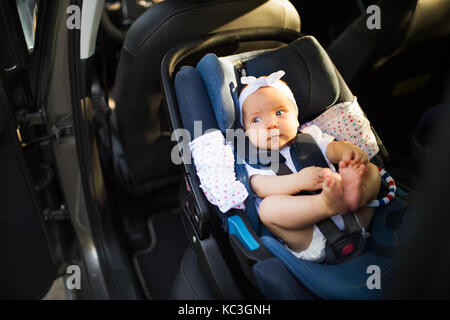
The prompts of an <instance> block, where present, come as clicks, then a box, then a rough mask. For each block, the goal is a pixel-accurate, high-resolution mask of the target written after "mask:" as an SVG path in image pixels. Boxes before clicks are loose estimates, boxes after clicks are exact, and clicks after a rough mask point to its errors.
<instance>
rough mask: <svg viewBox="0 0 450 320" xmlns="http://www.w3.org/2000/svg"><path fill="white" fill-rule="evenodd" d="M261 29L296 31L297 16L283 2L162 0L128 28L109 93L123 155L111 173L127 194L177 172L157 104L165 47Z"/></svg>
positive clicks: (159, 183)
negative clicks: (209, 35) (111, 89)
mask: <svg viewBox="0 0 450 320" xmlns="http://www.w3.org/2000/svg"><path fill="white" fill-rule="evenodd" d="M261 27H274V28H282V29H288V30H292V31H295V32H300V17H299V15H298V13H297V11H296V9H295V8H294V6H293V5H292V4H291V3H290V2H289V1H287V0H204V1H192V0H191V1H188V0H166V1H164V2H162V3H159V4H157V5H155V6H154V7H153V8H151V9H149V10H147V11H146V12H145V13H144V14H143V15H142V16H140V17H139V19H137V20H136V21H135V23H134V24H133V25H132V26H131V28H130V30H129V31H128V34H127V37H126V39H125V42H124V45H123V48H122V51H121V56H120V61H119V65H118V69H117V74H116V83H115V87H114V92H113V94H112V95H113V97H114V99H115V101H116V109H115V114H114V118H115V121H116V126H117V136H118V141H119V142H120V145H121V147H122V148H117V149H116V150H120V149H123V155H122V156H118V157H116V159H123V161H122V163H121V165H120V167H121V168H122V170H117V167H118V166H116V174H119V175H122V177H121V179H120V181H122V182H125V183H126V184H128V186H127V187H128V188H129V190H131V192H133V193H138V192H139V190H146V191H147V192H148V191H151V190H153V189H154V188H157V187H160V186H162V185H165V184H167V183H170V182H171V181H173V178H176V177H178V176H179V173H178V170H177V168H176V167H175V166H174V165H173V164H172V162H171V159H170V155H171V149H172V146H171V142H170V135H169V134H168V131H169V128H168V121H167V117H166V114H165V110H162V108H161V103H162V94H161V88H160V65H161V60H162V57H163V56H164V54H165V53H166V52H167V50H168V49H169V48H171V47H172V46H174V45H175V44H176V43H179V42H182V41H185V40H189V39H192V38H195V37H197V36H201V35H205V34H210V33H218V32H221V31H227V30H232V29H240V28H261ZM266 46H267V47H274V46H279V44H276V43H273V42H272V43H267V44H266ZM258 47H259V48H261V45H259V46H258ZM250 49H252V46H251V44H248V46H245V45H244V46H236V47H227V48H224V53H227V54H231V53H236V52H241V51H248V50H250ZM124 168H125V169H124ZM117 171H119V172H117Z"/></svg>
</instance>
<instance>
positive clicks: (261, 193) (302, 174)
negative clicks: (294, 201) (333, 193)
mask: <svg viewBox="0 0 450 320" xmlns="http://www.w3.org/2000/svg"><path fill="white" fill-rule="evenodd" d="M323 179H324V173H323V168H319V167H308V168H304V169H302V170H300V171H299V172H296V173H292V174H289V175H285V176H266V175H259V174H257V175H253V176H251V178H250V186H251V187H252V190H253V191H254V192H255V193H256V194H257V195H258V197H260V198H262V199H264V198H266V197H268V196H270V195H275V194H285V195H294V194H297V193H299V192H300V191H314V190H319V189H322V183H323Z"/></svg>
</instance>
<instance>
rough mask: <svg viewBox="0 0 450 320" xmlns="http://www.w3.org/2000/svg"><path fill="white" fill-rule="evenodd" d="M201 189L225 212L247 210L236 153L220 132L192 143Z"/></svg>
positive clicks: (245, 191) (208, 134) (245, 193)
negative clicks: (236, 166)
mask: <svg viewBox="0 0 450 320" xmlns="http://www.w3.org/2000/svg"><path fill="white" fill-rule="evenodd" d="M189 146H190V149H191V152H192V157H193V159H194V164H195V168H196V170H197V175H198V177H199V179H200V183H201V185H200V188H202V190H203V192H204V193H205V196H206V198H207V199H208V201H209V202H211V203H212V204H213V205H215V206H217V207H218V208H219V210H220V211H221V212H223V213H225V212H227V211H228V210H230V209H232V208H236V209H245V206H244V200H245V199H246V198H247V196H248V192H247V189H246V188H245V186H244V185H243V184H242V183H241V182H240V181H237V180H236V175H235V172H234V154H233V151H232V150H231V147H230V146H228V145H226V144H225V138H224V137H223V135H222V133H221V132H220V131H218V130H217V131H214V132H211V133H207V134H204V135H202V136H200V137H198V138H196V139H194V141H192V142H190V143H189Z"/></svg>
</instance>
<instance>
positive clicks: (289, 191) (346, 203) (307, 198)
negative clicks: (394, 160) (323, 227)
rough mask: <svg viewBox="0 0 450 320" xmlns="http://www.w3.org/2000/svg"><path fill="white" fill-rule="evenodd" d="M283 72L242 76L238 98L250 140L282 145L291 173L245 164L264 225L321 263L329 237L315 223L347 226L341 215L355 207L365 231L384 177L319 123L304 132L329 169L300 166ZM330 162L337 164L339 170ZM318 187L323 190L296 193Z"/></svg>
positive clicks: (276, 147) (295, 249) (293, 104)
mask: <svg viewBox="0 0 450 320" xmlns="http://www.w3.org/2000/svg"><path fill="white" fill-rule="evenodd" d="M283 75H284V71H278V72H275V73H273V74H271V75H270V76H269V77H260V78H258V79H256V78H254V77H243V78H242V80H241V81H242V83H243V84H247V86H246V87H244V89H243V90H242V92H241V94H240V97H239V103H240V111H241V120H242V121H241V122H242V125H243V127H244V129H245V133H246V135H247V136H248V138H249V140H250V142H251V143H252V144H253V145H254V146H256V147H258V148H260V149H270V150H279V152H280V154H281V155H283V156H284V157H285V158H286V165H287V166H288V167H289V168H290V169H291V171H292V174H288V175H282V176H277V175H275V172H274V171H272V170H271V169H260V168H255V167H252V166H251V165H250V164H247V163H246V169H247V172H248V175H249V179H250V186H251V188H252V190H253V192H254V193H255V194H256V195H257V198H256V204H257V207H259V217H260V219H261V221H262V222H263V223H264V225H265V226H266V227H267V228H268V229H269V230H270V231H271V232H272V233H273V234H275V235H276V236H277V237H279V238H280V239H282V240H283V241H284V242H285V243H286V245H287V246H288V248H290V249H291V251H292V252H293V253H294V254H295V255H296V256H297V257H298V258H302V259H305V260H310V261H317V262H320V261H322V260H323V259H324V258H325V243H326V239H325V238H324V236H323V235H322V233H321V232H320V230H319V229H318V228H317V226H316V225H315V223H317V222H319V221H321V220H323V219H326V218H329V217H331V218H332V220H333V222H334V223H335V224H336V225H337V226H338V228H340V229H341V230H343V229H344V223H343V220H342V216H341V215H340V214H344V213H346V212H348V211H355V210H357V211H356V218H357V220H358V223H359V224H360V226H361V227H362V230H363V232H365V229H367V227H368V226H369V224H370V221H371V219H372V215H373V211H374V209H373V208H364V205H365V204H366V203H367V202H369V201H371V200H373V199H376V197H377V195H378V192H379V189H380V180H381V179H380V174H379V171H378V169H377V167H376V166H375V165H373V164H372V163H370V162H369V160H368V156H367V154H366V153H365V152H364V151H362V150H361V149H359V148H358V147H357V146H355V145H353V144H352V143H349V142H345V141H334V137H332V136H329V135H327V134H325V133H323V132H322V131H321V130H320V129H319V127H317V126H311V127H308V128H305V129H304V130H302V132H303V133H308V134H310V135H311V136H312V137H313V139H314V141H315V142H316V143H317V144H318V146H319V148H320V149H321V151H322V153H323V155H324V156H325V158H326V159H327V162H328V164H329V166H330V168H329V169H328V168H326V169H324V168H318V167H307V168H303V169H302V170H300V171H298V172H297V171H296V168H295V166H294V163H293V162H292V158H291V155H290V145H291V143H292V142H293V141H294V140H295V138H296V135H297V133H298V128H299V121H298V108H297V104H296V101H295V99H294V96H293V94H292V92H291V90H290V89H289V87H288V86H287V85H286V84H285V83H284V82H283V81H281V80H279V79H280V78H281V77H282V76H283ZM332 163H335V164H338V165H339V173H337V172H335V171H336V170H335V169H334V166H333V165H332ZM320 189H321V190H322V191H321V193H319V194H315V195H296V194H298V193H299V192H301V191H314V190H320Z"/></svg>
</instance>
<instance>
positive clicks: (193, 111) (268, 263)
mask: <svg viewBox="0 0 450 320" xmlns="http://www.w3.org/2000/svg"><path fill="white" fill-rule="evenodd" d="M261 39H278V40H282V41H284V42H285V43H289V44H288V45H286V46H283V47H281V48H278V49H268V50H267V49H266V50H256V51H251V52H246V53H242V54H237V55H232V56H228V57H221V58H218V57H217V56H216V55H214V54H208V55H206V56H205V57H204V58H203V59H201V60H200V62H199V63H198V64H197V65H196V67H195V68H194V67H192V66H183V67H181V68H180V66H179V65H178V63H179V62H180V61H181V60H182V59H184V58H185V57H187V56H190V55H192V54H193V53H195V52H198V51H201V50H204V49H208V50H210V51H214V47H217V46H219V45H223V44H231V43H235V42H238V41H249V40H261ZM293 40H294V39H293V38H292V34H291V35H288V34H286V33H285V32H282V31H280V30H273V29H272V30H271V29H266V30H259V31H258V32H257V33H255V32H246V31H243V30H239V31H232V32H225V33H222V34H220V35H216V36H215V37H212V38H209V39H208V41H206V42H205V41H202V40H199V41H197V42H195V41H193V42H189V43H185V44H179V45H177V46H176V47H174V48H172V49H171V50H170V51H169V52H168V53H167V54H166V55H165V57H164V59H163V63H162V66H161V68H162V69H161V74H162V77H163V78H162V83H163V88H164V94H165V96H164V97H165V101H166V103H167V107H168V111H169V115H170V119H171V124H172V126H173V129H174V135H175V136H176V137H177V141H178V142H181V141H182V140H183V138H182V137H181V136H180V133H179V131H178V130H176V129H180V128H186V129H187V130H188V131H189V132H190V134H191V135H192V136H193V134H194V125H193V123H194V121H202V124H203V126H202V130H203V132H205V131H206V130H208V129H211V128H213V129H214V128H215V129H218V130H221V131H222V133H224V134H225V130H226V129H229V128H236V126H238V123H239V121H237V119H238V116H237V115H238V114H239V113H238V111H237V107H236V101H237V93H238V92H239V88H240V86H241V85H240V81H239V79H240V72H241V70H242V69H245V70H246V72H247V74H248V75H253V76H260V75H265V74H270V73H271V72H273V71H276V70H280V69H282V70H287V71H288V72H287V73H286V78H285V80H286V82H287V83H289V84H290V86H291V88H292V90H293V93H294V96H295V99H296V101H298V102H299V106H300V112H299V115H300V123H305V122H306V121H309V120H311V119H313V118H314V117H316V116H317V115H318V114H320V113H321V112H323V111H324V110H326V109H327V108H328V107H330V106H332V105H334V104H336V103H339V102H343V101H349V100H352V98H353V95H352V94H351V91H350V90H349V89H348V87H347V86H346V84H345V82H344V81H343V79H342V77H341V76H340V75H339V72H338V71H337V70H336V69H335V67H334V65H333V63H332V62H331V60H330V59H329V57H328V56H327V54H326V53H325V51H324V49H323V48H322V47H321V46H320V44H319V43H318V42H317V40H316V39H315V38H313V37H311V36H302V37H300V38H298V39H296V40H295V41H293ZM293 71H295V72H293ZM175 75H176V76H175ZM378 142H379V145H380V150H381V149H382V144H381V141H379V139H378ZM178 146H180V144H178ZM385 156H387V153H386V152H381V153H380V155H379V156H378V157H377V158H376V159H375V162H377V163H379V164H382V163H383V158H384V157H385ZM189 163H190V162H188V161H185V162H184V163H183V165H182V167H183V171H184V173H185V182H186V187H185V188H183V191H182V193H181V195H180V200H181V206H182V208H183V212H184V222H185V224H186V230H187V232H188V238H189V239H190V240H191V244H192V246H193V248H194V250H195V251H196V254H197V256H198V257H199V259H200V261H201V265H202V267H203V269H204V270H205V273H206V274H207V275H208V277H209V279H210V282H211V284H212V286H213V287H215V288H216V290H217V291H219V292H220V291H221V290H222V289H223V288H224V285H223V284H224V281H223V280H221V279H220V278H221V277H222V274H223V273H224V272H230V273H231V272H232V271H231V270H235V268H236V264H238V265H239V268H240V269H239V271H237V272H236V271H234V274H233V276H234V277H239V276H240V275H241V274H244V275H245V278H246V279H247V280H248V282H249V283H251V284H252V285H253V286H254V287H256V288H257V290H258V292H260V293H262V294H263V296H264V297H266V298H269V299H306V298H322V299H376V298H382V297H383V295H384V294H385V292H386V290H388V288H389V286H388V284H389V283H390V278H391V277H392V274H393V270H394V266H395V259H394V258H393V257H392V256H393V255H394V254H395V250H396V249H397V248H398V247H399V243H400V241H401V240H402V239H403V237H404V233H403V232H402V231H403V230H404V229H405V225H406V223H405V221H404V220H408V219H402V218H403V217H405V216H409V215H410V214H407V213H408V212H409V208H408V204H407V203H406V202H405V201H403V200H401V199H399V198H398V197H397V198H396V199H395V200H394V201H393V202H392V203H391V204H390V205H388V206H386V207H381V208H378V209H377V210H376V213H375V216H374V218H373V222H372V224H371V227H370V229H369V232H370V233H371V234H372V237H371V238H372V240H371V241H370V246H369V248H368V249H367V250H366V251H365V252H364V253H363V254H361V255H359V256H357V257H355V258H353V259H351V260H349V261H347V262H345V263H342V264H336V265H325V264H318V263H314V262H309V261H304V260H299V259H297V258H295V257H294V256H293V255H292V254H291V253H290V252H289V251H288V250H287V249H286V248H285V247H284V245H283V244H281V243H280V241H279V240H278V239H277V238H276V237H274V236H273V235H272V234H271V233H270V232H269V231H268V230H267V229H266V228H265V227H264V226H263V225H262V224H261V222H260V220H259V218H258V215H257V212H256V208H255V205H254V202H253V199H251V198H250V197H248V198H247V199H246V201H245V206H246V210H245V212H243V211H242V210H231V211H229V212H228V213H226V214H222V213H220V212H219V211H218V210H217V208H215V207H213V206H212V205H211V204H209V203H208V202H207V200H206V198H205V196H204V195H203V193H202V191H201V189H200V183H199V180H198V177H197V176H196V174H195V168H194V166H193V165H192V164H189ZM235 171H236V178H237V179H238V180H240V181H241V182H242V183H244V185H245V186H246V188H247V189H248V190H250V189H249V184H248V176H247V173H246V171H245V168H243V165H241V164H236V166H235ZM224 237H227V238H228V240H229V244H224V243H223V239H224ZM221 239H222V240H221ZM212 241H213V243H217V245H216V244H214V245H210V244H211V242H212ZM214 241H215V242H214ZM230 248H231V249H232V251H231V252H232V253H231V254H230ZM212 256H214V257H220V259H223V260H225V261H227V265H230V267H229V270H228V269H225V271H223V270H224V268H226V266H225V267H224V266H223V264H222V263H221V265H220V267H221V268H222V274H218V273H217V271H216V270H214V268H215V264H214V261H212V259H211V258H208V257H212ZM230 260H232V261H230ZM221 261H222V260H221ZM216 265H217V264H216ZM373 266H376V267H377V268H379V271H380V273H379V276H380V277H381V280H380V281H381V283H382V287H381V288H377V289H373V288H372V289H371V288H369V287H370V286H369V287H368V285H367V281H368V278H369V276H370V272H371V270H372V269H371V268H373ZM368 273H369V274H368ZM226 276H229V275H228V274H227V275H226ZM236 283H237V282H236ZM234 284H235V283H233V285H234ZM221 286H222V287H221ZM221 292H222V293H223V294H222V297H226V298H230V296H231V297H234V296H233V295H232V294H233V293H231V294H230V295H227V294H226V293H227V292H230V288H225V289H223V290H222V291H221Z"/></svg>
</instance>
